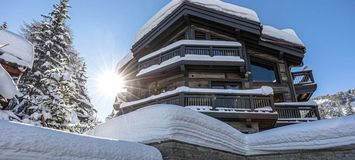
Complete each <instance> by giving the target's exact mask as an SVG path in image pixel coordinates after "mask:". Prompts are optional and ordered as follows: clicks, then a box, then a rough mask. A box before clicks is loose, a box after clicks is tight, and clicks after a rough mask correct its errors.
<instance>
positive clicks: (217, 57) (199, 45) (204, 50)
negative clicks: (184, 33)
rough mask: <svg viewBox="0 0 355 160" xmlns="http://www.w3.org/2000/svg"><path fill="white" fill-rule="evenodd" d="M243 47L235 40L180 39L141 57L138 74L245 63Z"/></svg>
mask: <svg viewBox="0 0 355 160" xmlns="http://www.w3.org/2000/svg"><path fill="white" fill-rule="evenodd" d="M243 57H244V55H243V53H242V47H241V44H240V43H239V42H233V41H206V40H180V41H177V42H175V43H173V44H170V45H168V46H166V47H164V48H162V49H160V50H158V51H155V52H153V53H150V54H148V55H146V56H144V57H142V58H140V59H139V61H138V62H139V65H138V71H139V73H138V74H137V76H144V75H147V74H148V73H149V74H152V73H158V72H161V71H164V70H167V69H170V68H173V67H176V66H180V65H214V66H222V65H223V66H242V65H244V60H243Z"/></svg>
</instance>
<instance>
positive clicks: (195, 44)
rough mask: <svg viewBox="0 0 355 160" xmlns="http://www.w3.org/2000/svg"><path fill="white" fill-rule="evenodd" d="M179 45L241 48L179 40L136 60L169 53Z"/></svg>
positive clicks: (231, 45) (237, 45)
mask: <svg viewBox="0 0 355 160" xmlns="http://www.w3.org/2000/svg"><path fill="white" fill-rule="evenodd" d="M181 45H194V46H215V47H241V46H242V44H240V43H239V42H235V41H209V40H179V41H176V42H174V43H172V44H169V45H168V46H166V47H163V48H161V49H159V50H157V51H154V52H152V53H150V54H148V55H146V56H143V57H142V58H140V59H139V60H138V62H142V61H145V60H147V59H149V58H152V57H155V56H157V55H159V54H161V53H163V52H166V51H169V50H171V49H174V48H176V47H179V46H181Z"/></svg>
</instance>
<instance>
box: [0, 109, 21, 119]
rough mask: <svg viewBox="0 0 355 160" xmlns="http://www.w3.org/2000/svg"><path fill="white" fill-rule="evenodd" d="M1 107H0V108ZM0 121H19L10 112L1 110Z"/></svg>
mask: <svg viewBox="0 0 355 160" xmlns="http://www.w3.org/2000/svg"><path fill="white" fill-rule="evenodd" d="M1 107H2V106H1V105H0V108H1ZM0 120H7V121H8V120H13V121H21V119H20V118H19V117H17V116H16V115H15V114H14V113H13V112H12V111H8V110H1V109H0Z"/></svg>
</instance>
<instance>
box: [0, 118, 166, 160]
mask: <svg viewBox="0 0 355 160" xmlns="http://www.w3.org/2000/svg"><path fill="white" fill-rule="evenodd" d="M0 131H1V132H0V150H1V151H0V157H1V159H16V160H37V159H58V160H59V159H77V160H94V159H125V160H126V159H127V160H137V159H142V160H161V159H162V157H161V154H160V152H159V151H158V150H157V149H156V148H154V147H150V146H146V145H144V144H139V143H134V142H125V141H116V140H110V139H102V138H95V137H89V136H83V135H77V134H71V133H66V132H62V131H56V130H52V129H45V128H40V127H34V126H30V125H24V124H18V123H14V122H8V121H4V120H0Z"/></svg>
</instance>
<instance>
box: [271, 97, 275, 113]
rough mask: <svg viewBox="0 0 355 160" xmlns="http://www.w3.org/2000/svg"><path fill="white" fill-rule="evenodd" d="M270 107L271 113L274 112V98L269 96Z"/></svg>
mask: <svg viewBox="0 0 355 160" xmlns="http://www.w3.org/2000/svg"><path fill="white" fill-rule="evenodd" d="M270 107H271V109H272V111H273V112H274V111H275V102H274V96H273V95H270Z"/></svg>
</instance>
